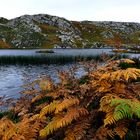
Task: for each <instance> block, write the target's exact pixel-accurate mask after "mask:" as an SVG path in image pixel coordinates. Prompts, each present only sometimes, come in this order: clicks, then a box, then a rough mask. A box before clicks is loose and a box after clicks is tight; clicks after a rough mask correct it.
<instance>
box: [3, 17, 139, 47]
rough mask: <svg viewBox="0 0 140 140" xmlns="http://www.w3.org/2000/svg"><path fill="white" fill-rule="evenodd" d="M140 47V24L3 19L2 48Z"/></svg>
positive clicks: (62, 19)
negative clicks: (118, 45)
mask: <svg viewBox="0 0 140 140" xmlns="http://www.w3.org/2000/svg"><path fill="white" fill-rule="evenodd" d="M116 42H117V43H118V42H119V43H120V44H121V45H122V46H126V47H129V46H131V45H140V24H139V23H127V22H95V21H93V22H92V21H82V22H77V21H68V20H66V19H64V18H60V17H56V16H50V15H46V14H38V15H24V16H21V17H18V18H15V19H11V20H7V19H5V18H0V48H60V47H61V48H62V47H63V48H94V47H106V46H108V45H110V46H111V45H113V44H114V43H116Z"/></svg>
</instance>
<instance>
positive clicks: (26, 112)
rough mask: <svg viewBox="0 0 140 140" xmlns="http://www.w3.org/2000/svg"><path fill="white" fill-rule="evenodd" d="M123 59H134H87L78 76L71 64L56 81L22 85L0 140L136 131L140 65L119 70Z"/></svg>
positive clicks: (87, 137) (0, 127)
mask: <svg viewBox="0 0 140 140" xmlns="http://www.w3.org/2000/svg"><path fill="white" fill-rule="evenodd" d="M122 62H123V63H131V64H133V63H134V61H132V60H129V59H121V60H114V61H108V62H107V64H105V65H97V64H95V63H89V67H88V66H86V68H88V74H87V75H85V76H83V77H81V78H80V79H77V78H75V76H74V68H73V69H71V70H70V71H69V72H59V74H58V75H59V78H60V83H58V84H54V82H53V81H52V80H51V78H50V77H46V78H44V79H39V80H36V81H34V82H32V83H29V84H27V85H25V88H26V90H25V91H23V92H22V94H24V97H22V98H20V99H19V100H18V101H17V102H16V104H15V106H13V107H12V108H11V109H10V111H11V112H12V113H13V114H14V116H15V118H17V119H11V118H10V117H7V116H4V117H3V118H1V120H0V139H2V140H36V139H46V140H107V139H123V138H125V137H126V136H127V135H129V133H130V132H133V133H135V132H136V128H137V126H139V123H140V122H139V118H140V101H139V98H138V97H139V94H140V92H139V90H138V89H137V87H138V84H139V83H138V82H137V79H138V78H139V77H140V69H136V68H127V69H121V68H120V67H119V64H120V63H122ZM1 102H2V101H1ZM132 124H135V127H133V129H131V125H132Z"/></svg>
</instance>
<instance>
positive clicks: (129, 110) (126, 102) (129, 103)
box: [100, 95, 140, 126]
mask: <svg viewBox="0 0 140 140" xmlns="http://www.w3.org/2000/svg"><path fill="white" fill-rule="evenodd" d="M100 110H101V111H103V112H106V118H105V119H104V125H105V126H106V125H110V124H113V123H115V122H117V121H119V120H122V119H125V118H130V119H131V118H133V117H134V116H136V117H138V118H140V102H139V101H138V100H136V99H135V100H131V99H121V98H119V97H117V96H113V95H112V96H111V95H107V96H104V97H103V98H102V99H101V102H100Z"/></svg>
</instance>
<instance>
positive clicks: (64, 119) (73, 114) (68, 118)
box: [40, 108, 88, 137]
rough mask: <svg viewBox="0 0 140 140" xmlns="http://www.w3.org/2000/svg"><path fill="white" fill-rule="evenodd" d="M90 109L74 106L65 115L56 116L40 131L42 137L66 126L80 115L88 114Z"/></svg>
mask: <svg viewBox="0 0 140 140" xmlns="http://www.w3.org/2000/svg"><path fill="white" fill-rule="evenodd" d="M87 114H88V111H87V110H86V109H84V108H79V109H76V108H73V109H71V110H69V111H68V112H67V114H66V115H64V116H62V115H61V116H58V117H54V118H53V120H52V121H51V122H50V123H49V124H48V125H47V126H46V127H45V128H44V129H42V130H41V131H40V137H46V136H47V135H49V134H51V133H53V131H56V130H57V129H59V128H62V127H65V126H67V125H69V124H71V123H72V121H73V120H76V119H78V118H79V117H80V116H84V115H87Z"/></svg>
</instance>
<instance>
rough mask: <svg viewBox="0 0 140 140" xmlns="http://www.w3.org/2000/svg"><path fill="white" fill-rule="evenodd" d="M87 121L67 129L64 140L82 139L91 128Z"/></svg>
mask: <svg viewBox="0 0 140 140" xmlns="http://www.w3.org/2000/svg"><path fill="white" fill-rule="evenodd" d="M89 126H90V125H89V123H87V120H82V121H79V122H77V123H75V124H73V125H71V126H69V127H68V128H67V129H66V132H65V138H64V140H78V139H82V138H83V137H84V136H85V134H86V131H85V130H86V129H88V128H89Z"/></svg>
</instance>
